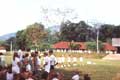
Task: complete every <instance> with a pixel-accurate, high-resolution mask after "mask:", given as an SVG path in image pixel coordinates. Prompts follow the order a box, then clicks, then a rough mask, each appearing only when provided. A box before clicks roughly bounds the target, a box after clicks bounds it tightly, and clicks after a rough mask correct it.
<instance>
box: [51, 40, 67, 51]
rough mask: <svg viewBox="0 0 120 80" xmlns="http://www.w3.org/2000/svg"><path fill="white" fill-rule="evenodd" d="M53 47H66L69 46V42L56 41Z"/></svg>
mask: <svg viewBox="0 0 120 80" xmlns="http://www.w3.org/2000/svg"><path fill="white" fill-rule="evenodd" d="M53 48H60V49H68V48H69V42H65V41H62V42H58V43H56V44H54V45H53Z"/></svg>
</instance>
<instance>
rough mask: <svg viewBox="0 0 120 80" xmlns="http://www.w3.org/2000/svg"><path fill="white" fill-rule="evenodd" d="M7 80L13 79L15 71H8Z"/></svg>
mask: <svg viewBox="0 0 120 80" xmlns="http://www.w3.org/2000/svg"><path fill="white" fill-rule="evenodd" d="M6 80H13V73H8V72H7V74H6Z"/></svg>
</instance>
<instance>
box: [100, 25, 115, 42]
mask: <svg viewBox="0 0 120 80" xmlns="http://www.w3.org/2000/svg"><path fill="white" fill-rule="evenodd" d="M114 27H115V26H114V25H109V24H104V25H102V26H101V27H100V29H99V31H100V33H99V40H101V41H103V42H106V41H110V39H112V37H113V34H114V33H113V30H114Z"/></svg>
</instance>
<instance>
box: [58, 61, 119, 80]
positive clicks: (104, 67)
mask: <svg viewBox="0 0 120 80" xmlns="http://www.w3.org/2000/svg"><path fill="white" fill-rule="evenodd" d="M88 60H89V61H93V62H95V63H96V64H95V65H93V64H89V65H88V64H86V61H88ZM119 69H120V63H119V61H104V60H100V59H86V60H85V61H84V62H83V63H79V64H78V65H77V66H76V67H69V68H63V69H61V70H60V71H62V72H63V73H64V75H65V80H70V79H71V76H72V74H73V71H74V70H78V71H79V72H82V74H85V73H88V74H89V75H90V77H91V79H92V80H112V78H113V77H114V76H115V75H116V74H117V73H119V72H120V71H119ZM81 77H82V78H83V75H81Z"/></svg>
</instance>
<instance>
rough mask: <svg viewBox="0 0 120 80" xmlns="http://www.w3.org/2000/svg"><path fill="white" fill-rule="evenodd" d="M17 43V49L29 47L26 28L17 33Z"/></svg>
mask: <svg viewBox="0 0 120 80" xmlns="http://www.w3.org/2000/svg"><path fill="white" fill-rule="evenodd" d="M16 44H17V49H26V48H28V44H27V39H26V32H25V31H24V30H21V31H18V32H17V33H16Z"/></svg>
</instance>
